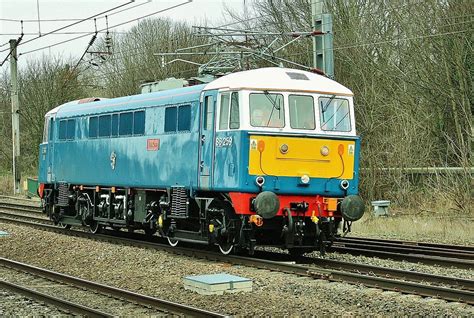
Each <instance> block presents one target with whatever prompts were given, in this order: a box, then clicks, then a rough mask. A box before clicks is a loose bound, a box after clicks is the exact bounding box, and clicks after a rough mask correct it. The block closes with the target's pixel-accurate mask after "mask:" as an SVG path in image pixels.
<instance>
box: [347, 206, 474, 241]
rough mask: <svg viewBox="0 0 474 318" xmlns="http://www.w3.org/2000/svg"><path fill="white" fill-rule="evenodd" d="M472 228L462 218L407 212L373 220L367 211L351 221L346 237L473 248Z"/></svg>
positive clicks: (471, 223) (470, 220) (468, 219)
mask: <svg viewBox="0 0 474 318" xmlns="http://www.w3.org/2000/svg"><path fill="white" fill-rule="evenodd" d="M446 210H447V209H446ZM473 228H474V219H473V218H472V217H466V216H462V215H454V216H453V215H450V214H447V215H444V216H443V215H442V214H441V213H436V214H434V215H432V216H426V215H424V214H423V215H419V214H414V213H410V211H407V212H406V213H403V214H401V215H397V214H395V215H394V216H388V217H374V216H372V215H371V211H369V212H367V213H366V214H365V215H364V217H363V218H362V219H360V220H359V221H357V222H354V224H353V226H352V233H350V234H349V236H361V237H373V238H387V239H398V240H409V241H425V242H439V243H452V244H463V245H474V231H472V229H473Z"/></svg>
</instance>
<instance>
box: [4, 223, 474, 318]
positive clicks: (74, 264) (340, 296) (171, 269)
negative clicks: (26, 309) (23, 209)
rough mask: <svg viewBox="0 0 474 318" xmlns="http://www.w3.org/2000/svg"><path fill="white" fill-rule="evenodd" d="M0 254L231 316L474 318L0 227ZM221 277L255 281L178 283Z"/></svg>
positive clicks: (359, 291) (445, 306)
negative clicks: (218, 288)
mask: <svg viewBox="0 0 474 318" xmlns="http://www.w3.org/2000/svg"><path fill="white" fill-rule="evenodd" d="M0 230H3V231H7V232H9V233H10V235H9V236H6V237H0V251H1V252H0V255H1V256H2V257H5V258H9V259H14V260H17V261H20V262H25V263H28V264H32V265H36V266H39V267H43V268H47V269H51V270H54V271H58V272H62V273H66V274H69V275H73V276H77V277H82V278H85V279H88V280H92V281H97V282H101V283H105V284H108V285H112V286H117V287H120V288H125V289H129V290H132V291H136V292H139V293H142V294H147V295H151V296H154V297H158V298H163V299H166V300H170V301H174V302H180V303H185V304H188V305H191V306H195V307H199V308H203V309H207V310H211V311H216V312H220V313H225V314H230V315H273V316H283V315H290V316H301V315H315V316H321V315H344V316H367V315H368V314H370V315H379V316H387V315H391V316H400V315H407V316H416V315H419V316H441V315H442V316H474V309H473V307H472V306H469V305H465V304H460V303H448V302H445V301H442V300H433V299H427V298H422V297H418V296H413V295H401V294H399V293H395V292H384V291H381V290H379V289H372V288H365V287H362V286H355V285H349V284H344V283H329V282H327V281H323V280H313V279H310V278H306V277H296V276H294V275H290V274H283V273H276V272H270V271H266V270H259V269H255V268H249V267H243V266H231V265H230V264H227V263H216V262H209V261H205V260H199V259H194V258H190V257H186V256H180V255H174V254H171V253H167V252H163V251H155V250H147V249H141V248H136V247H130V246H121V245H115V244H110V243H106V242H98V241H92V240H87V239H83V238H76V237H70V236H66V235H61V234H56V233H51V232H46V231H41V230H36V229H32V228H28V227H21V226H17V225H13V224H7V223H0ZM222 272H226V273H229V274H233V275H238V276H243V277H247V278H250V279H252V280H253V291H252V292H247V293H235V294H224V295H222V296H216V295H214V296H204V295H199V294H196V293H194V292H191V291H188V290H185V289H184V287H183V282H182V278H183V277H184V276H188V275H201V274H213V273H222ZM36 314H38V312H36Z"/></svg>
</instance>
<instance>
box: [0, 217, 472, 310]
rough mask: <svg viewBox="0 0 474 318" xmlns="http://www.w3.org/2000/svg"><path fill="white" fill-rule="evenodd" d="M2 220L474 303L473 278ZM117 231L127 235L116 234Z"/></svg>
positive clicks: (122, 242)
mask: <svg viewBox="0 0 474 318" xmlns="http://www.w3.org/2000/svg"><path fill="white" fill-rule="evenodd" d="M1 220H4V221H10V222H15V223H20V224H24V225H28V226H32V227H36V228H39V229H43V230H49V231H53V232H57V233H62V234H67V235H72V236H77V237H83V238H87V239H95V240H105V241H108V242H111V243H114V244H126V245H132V246H137V247H142V248H150V249H159V250H166V251H169V252H171V253H175V254H182V255H187V256H190V257H196V258H203V259H208V260H212V261H219V262H227V263H232V264H236V265H244V266H252V267H256V268H261V269H267V270H272V271H280V272H285V273H290V274H294V275H298V276H306V277H310V278H315V279H325V280H328V281H334V282H346V283H350V284H356V285H364V286H367V287H375V288H381V289H384V290H392V291H397V292H401V293H406V294H417V295H420V296H426V297H435V298H442V299H445V300H449V301H459V302H464V303H468V304H474V282H473V281H472V280H466V279H460V278H455V277H446V276H438V275H430V274H425V273H417V272H410V271H403V270H396V269H391V268H386V267H378V266H369V265H363V264H356V263H347V262H342V261H335V260H326V259H320V258H310V257H301V258H299V259H298V260H297V262H298V264H290V263H289V261H292V260H294V259H292V258H291V257H290V256H289V255H287V254H279V253H268V252H261V251H258V252H257V253H256V255H255V256H254V257H244V256H236V255H231V256H229V255H222V254H220V253H218V252H214V251H205V250H197V249H196V248H195V247H190V248H187V247H170V246H168V245H166V244H165V243H161V242H160V240H159V238H158V237H152V238H149V237H146V236H145V235H141V234H138V233H135V234H132V235H130V233H126V232H115V233H114V236H111V235H106V234H99V235H97V234H95V235H94V234H91V233H87V232H84V231H75V230H67V229H62V228H59V227H55V226H52V225H46V224H40V223H31V222H24V221H21V220H18V219H16V220H13V219H10V220H8V219H6V218H4V217H0V221H1ZM106 233H108V232H106ZM110 233H112V231H110ZM116 234H120V235H122V236H127V237H120V236H116ZM145 240H148V241H145Z"/></svg>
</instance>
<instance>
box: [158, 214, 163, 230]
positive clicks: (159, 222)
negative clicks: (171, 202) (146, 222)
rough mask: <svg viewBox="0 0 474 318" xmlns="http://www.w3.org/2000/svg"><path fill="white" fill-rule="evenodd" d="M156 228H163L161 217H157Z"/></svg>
mask: <svg viewBox="0 0 474 318" xmlns="http://www.w3.org/2000/svg"><path fill="white" fill-rule="evenodd" d="M158 226H159V227H160V228H162V227H163V217H161V215H160V216H159V217H158Z"/></svg>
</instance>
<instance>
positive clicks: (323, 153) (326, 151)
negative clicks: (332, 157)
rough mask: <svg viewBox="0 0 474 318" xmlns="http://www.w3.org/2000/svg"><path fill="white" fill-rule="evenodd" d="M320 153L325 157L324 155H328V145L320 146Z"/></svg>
mask: <svg viewBox="0 0 474 318" xmlns="http://www.w3.org/2000/svg"><path fill="white" fill-rule="evenodd" d="M321 154H322V155H323V156H325V157H326V156H327V155H329V148H328V146H322V147H321Z"/></svg>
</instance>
